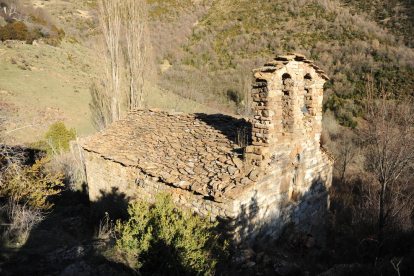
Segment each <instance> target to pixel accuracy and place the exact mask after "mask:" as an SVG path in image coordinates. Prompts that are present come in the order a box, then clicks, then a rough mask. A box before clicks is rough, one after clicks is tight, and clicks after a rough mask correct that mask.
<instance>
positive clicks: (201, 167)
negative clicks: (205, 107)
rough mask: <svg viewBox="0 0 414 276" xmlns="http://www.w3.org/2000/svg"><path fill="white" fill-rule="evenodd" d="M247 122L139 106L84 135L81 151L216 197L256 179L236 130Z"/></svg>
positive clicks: (229, 195)
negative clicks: (246, 163) (244, 158)
mask: <svg viewBox="0 0 414 276" xmlns="http://www.w3.org/2000/svg"><path fill="white" fill-rule="evenodd" d="M250 129H251V126H250V123H249V122H248V121H247V120H245V119H242V118H236V117H231V116H227V115H222V114H214V115H207V114H184V113H177V112H168V111H162V110H154V109H138V110H134V111H133V112H131V113H130V114H129V115H128V116H127V117H126V118H125V119H123V120H120V121H117V122H115V123H113V124H111V125H110V126H108V127H107V128H106V129H105V130H104V131H103V132H99V133H97V134H95V135H94V136H92V137H89V138H87V139H86V140H85V141H84V143H83V148H84V149H85V150H88V151H91V152H95V153H98V154H99V155H101V156H103V157H104V158H106V159H109V160H113V161H115V162H118V163H121V164H123V165H125V166H135V167H137V168H139V169H140V170H142V172H144V173H146V174H148V175H151V176H155V177H159V178H161V180H162V181H163V182H165V183H167V184H170V185H173V186H176V187H180V188H182V189H186V190H191V191H194V192H196V193H199V194H202V195H204V196H212V197H214V198H218V197H225V198H234V197H235V196H237V195H238V194H239V193H240V192H242V191H243V190H244V189H245V188H247V187H248V186H250V185H251V184H253V182H254V180H256V179H257V172H256V171H254V172H249V171H244V169H243V168H244V166H243V161H242V152H243V148H242V147H240V146H239V145H238V143H237V136H238V133H239V134H241V133H243V131H244V132H245V133H244V134H243V135H242V136H243V137H250V133H249V131H250Z"/></svg>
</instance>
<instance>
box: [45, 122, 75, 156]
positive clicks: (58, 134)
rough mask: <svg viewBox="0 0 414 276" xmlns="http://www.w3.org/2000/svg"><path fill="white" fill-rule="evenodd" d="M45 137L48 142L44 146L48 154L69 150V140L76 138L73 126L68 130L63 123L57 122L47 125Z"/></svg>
mask: <svg viewBox="0 0 414 276" xmlns="http://www.w3.org/2000/svg"><path fill="white" fill-rule="evenodd" d="M45 137H46V140H47V142H48V146H47V148H46V151H47V153H48V155H51V154H60V153H63V152H67V151H69V141H70V140H74V139H75V138H76V130H75V129H74V128H71V129H69V130H68V129H67V128H66V126H65V124H64V123H62V122H57V123H54V124H53V125H51V126H50V127H49V131H48V132H46V136H45Z"/></svg>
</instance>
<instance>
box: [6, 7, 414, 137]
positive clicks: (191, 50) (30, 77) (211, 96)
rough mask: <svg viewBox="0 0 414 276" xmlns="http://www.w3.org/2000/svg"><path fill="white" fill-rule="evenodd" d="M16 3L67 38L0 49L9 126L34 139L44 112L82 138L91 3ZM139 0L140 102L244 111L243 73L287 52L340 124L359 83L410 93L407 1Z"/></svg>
mask: <svg viewBox="0 0 414 276" xmlns="http://www.w3.org/2000/svg"><path fill="white" fill-rule="evenodd" d="M21 3H22V4H26V5H27V6H28V7H29V6H30V7H33V8H34V10H35V11H36V15H37V16H39V17H41V18H45V19H46V20H47V21H50V22H52V23H53V24H56V26H57V27H58V28H62V29H63V30H64V31H65V33H66V36H65V38H64V39H63V41H62V44H61V45H60V46H58V47H51V46H48V45H43V44H42V45H39V46H38V47H36V46H32V45H17V44H16V45H12V46H7V45H1V46H0V66H1V70H2V74H1V75H0V88H1V91H2V94H1V97H2V100H3V101H7V102H9V103H10V104H12V105H13V106H15V107H16V108H17V109H18V110H19V111H20V112H18V113H19V116H17V118H15V119H14V121H13V122H12V123H11V124H10V125H9V129H13V128H19V127H22V126H25V125H27V124H32V123H33V124H35V125H42V126H37V127H30V128H25V129H22V131H20V132H19V131H16V132H13V134H14V135H15V136H16V137H17V138H19V137H20V138H19V139H20V140H19V139H17V140H16V141H23V140H25V139H26V138H22V137H30V138H31V139H32V140H33V139H38V138H40V137H41V136H42V135H43V133H44V130H45V129H46V127H45V125H47V123H43V124H40V123H37V122H38V121H39V120H40V121H41V120H45V118H47V120H49V121H53V120H63V121H64V122H65V123H66V124H67V125H68V126H75V127H76V128H77V129H78V132H79V133H80V134H81V135H86V134H89V133H92V132H93V131H94V129H93V128H92V124H91V123H90V110H89V106H88V105H89V101H90V95H89V86H90V84H91V80H92V79H93V78H96V77H98V76H97V68H99V67H100V66H102V65H101V64H100V62H101V61H100V60H96V58H95V57H94V47H93V45H94V41H95V39H96V35H97V34H98V33H99V28H98V22H97V19H96V11H95V7H96V1H84V0H73V1H59V0H51V1H31V0H25V1H21ZM148 3H149V6H150V19H149V25H150V28H151V36H152V48H153V50H154V51H153V52H154V56H155V61H156V63H157V65H156V66H154V68H155V69H156V71H157V74H155V75H157V78H155V79H153V80H151V81H150V82H149V83H150V84H149V85H148V86H147V89H146V90H147V91H148V93H147V94H148V97H147V99H146V104H147V105H148V106H158V107H162V108H174V109H178V110H183V111H188V112H197V111H205V112H209V111H211V112H217V111H220V112H233V113H242V114H248V110H249V103H248V99H249V92H250V83H251V70H252V69H253V68H255V67H259V66H261V65H262V64H263V63H264V62H265V61H267V60H269V59H271V58H272V57H274V56H275V55H277V54H282V53H286V52H289V51H296V52H300V53H303V54H305V55H307V56H308V57H310V58H312V59H314V60H315V62H316V63H317V64H318V65H319V66H320V67H322V69H324V70H325V71H326V72H327V73H328V75H329V76H330V77H331V79H332V80H331V81H330V82H328V83H327V84H326V90H325V96H326V97H325V98H326V99H325V101H326V103H325V107H326V108H329V109H331V110H333V111H334V112H335V114H336V116H337V118H338V119H339V120H340V121H341V122H342V123H343V124H344V125H348V126H352V125H354V124H355V119H354V117H355V116H359V115H361V114H362V113H363V99H364V97H365V90H366V86H367V83H368V80H371V83H370V84H372V85H373V86H374V90H375V91H376V92H378V93H379V91H381V90H386V91H388V92H390V93H392V94H394V95H395V96H400V95H411V94H412V90H413V89H412V88H413V87H414V69H413V68H414V61H413V60H414V51H413V49H412V46H413V45H412V43H411V40H412V37H411V35H410V30H411V28H412V20H410V18H412V5H410V3H411V2H410V1H409V0H401V1H388V2H386V1H363V2H361V1H342V0H341V1H339V0H334V1H323V0H314V1H304V0H294V1H288V0H277V1H266V0H258V1H256V2H255V3H254V4H252V3H251V2H250V1H244V0H215V1H213V0H197V1H195V0H193V1H191V0H186V1H177V0H168V1H161V0H148ZM383 10H385V11H386V12H383V14H382V15H381V14H380V12H379V11H383ZM385 15H388V17H387V18H388V19H387V18H385V19H382V18H383V17H384V16H385ZM0 24H2V25H4V24H5V21H4V20H3V22H2V23H1V22H0ZM154 68H149V70H150V69H154ZM23 110H24V111H25V112H21V111H23ZM28 131H30V132H28ZM28 134H30V135H28ZM22 139H23V140H22Z"/></svg>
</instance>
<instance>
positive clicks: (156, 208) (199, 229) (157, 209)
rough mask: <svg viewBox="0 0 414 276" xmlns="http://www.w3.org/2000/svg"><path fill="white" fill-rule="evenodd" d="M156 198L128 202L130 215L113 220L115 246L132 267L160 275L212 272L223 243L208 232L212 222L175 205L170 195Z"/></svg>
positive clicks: (223, 249) (207, 273) (209, 273)
mask: <svg viewBox="0 0 414 276" xmlns="http://www.w3.org/2000/svg"><path fill="white" fill-rule="evenodd" d="M156 198H157V200H156V203H155V204H154V205H153V206H149V205H148V204H146V203H143V202H138V203H135V204H132V205H130V206H129V208H128V213H129V215H130V219H129V220H128V221H126V222H124V223H121V222H120V221H117V224H116V231H117V233H118V235H119V238H118V240H117V247H118V248H119V249H121V250H122V251H123V252H125V253H126V256H127V257H128V259H129V260H130V261H131V265H132V266H134V268H136V269H139V268H141V267H142V269H144V270H146V271H149V272H150V273H157V274H160V275H168V274H172V275H213V274H214V268H215V265H216V263H217V256H220V254H221V253H224V252H225V247H226V245H224V246H219V245H218V243H217V239H218V235H214V234H212V232H211V228H212V227H214V226H216V223H211V222H210V221H209V217H208V216H206V217H204V218H200V217H199V216H197V215H192V214H191V213H188V212H183V211H180V210H177V209H175V205H174V204H173V203H172V200H171V196H170V195H166V194H158V195H157V196H156ZM214 253H217V255H215V256H214V255H213V254H214Z"/></svg>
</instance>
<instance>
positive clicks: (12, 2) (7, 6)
mask: <svg viewBox="0 0 414 276" xmlns="http://www.w3.org/2000/svg"><path fill="white" fill-rule="evenodd" d="M18 7H19V1H17V0H0V8H1V9H0V15H2V16H3V17H4V20H5V21H6V22H8V23H13V22H14V21H16V19H17V17H18V13H17V9H18Z"/></svg>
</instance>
